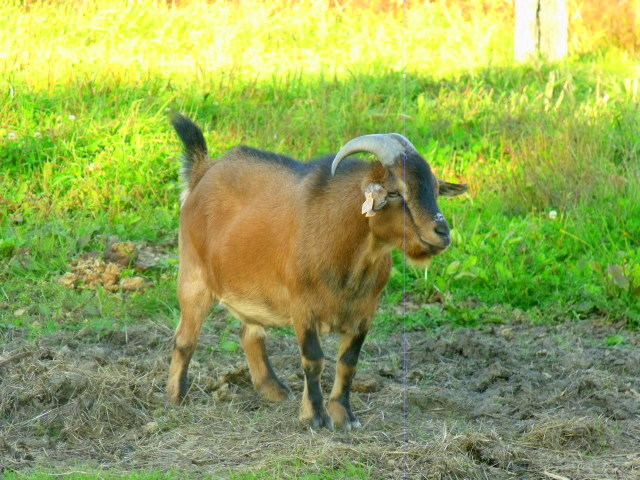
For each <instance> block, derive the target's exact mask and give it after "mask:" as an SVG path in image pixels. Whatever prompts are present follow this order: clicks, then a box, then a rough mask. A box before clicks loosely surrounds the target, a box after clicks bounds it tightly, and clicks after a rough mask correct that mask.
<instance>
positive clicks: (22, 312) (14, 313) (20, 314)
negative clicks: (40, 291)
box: [13, 308, 27, 317]
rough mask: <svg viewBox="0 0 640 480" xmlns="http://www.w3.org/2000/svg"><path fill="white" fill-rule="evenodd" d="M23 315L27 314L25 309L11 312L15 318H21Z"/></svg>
mask: <svg viewBox="0 0 640 480" xmlns="http://www.w3.org/2000/svg"><path fill="white" fill-rule="evenodd" d="M25 313H27V309H26V308H19V309H17V310H16V311H15V312H13V315H14V316H15V317H21V316H22V315H24V314H25Z"/></svg>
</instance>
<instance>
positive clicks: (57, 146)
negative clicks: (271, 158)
mask: <svg viewBox="0 0 640 480" xmlns="http://www.w3.org/2000/svg"><path fill="white" fill-rule="evenodd" d="M507 3H508V2H506V3H505V5H506V4H507ZM28 5H29V7H28V8H27V7H24V6H22V2H17V1H15V2H9V3H8V4H5V5H4V6H2V7H0V19H1V20H0V32H1V33H0V52H2V55H1V56H0V85H1V89H2V90H1V92H2V93H1V95H2V98H3V102H2V103H0V162H1V167H0V185H1V188H0V325H3V326H5V327H6V328H9V327H16V326H17V327H24V328H27V329H28V330H29V331H30V332H31V333H32V334H33V335H40V334H45V333H49V332H52V331H55V330H57V329H60V328H70V329H76V328H84V327H87V326H89V327H92V328H119V327H122V326H123V325H126V324H128V323H131V322H135V321H137V320H139V319H141V318H146V317H152V318H154V319H155V320H158V321H163V322H168V323H174V322H176V320H177V316H178V313H177V305H176V300H175V295H174V278H175V274H176V267H175V265H171V266H169V267H166V268H163V269H154V270H152V271H150V272H147V273H145V275H146V276H147V277H148V278H149V279H151V280H153V281H154V286H153V287H151V288H149V289H147V290H146V291H145V292H143V293H138V294H119V295H114V294H111V293H107V292H104V291H101V290H98V291H93V292H90V291H81V292H76V291H71V290H67V289H65V288H64V287H62V286H60V285H58V284H57V283H56V282H55V281H54V280H55V278H56V277H57V276H59V275H61V274H63V273H64V272H65V271H67V270H68V266H69V263H70V262H71V261H72V260H73V259H75V258H77V257H79V256H80V255H82V254H83V253H85V252H88V251H100V250H102V248H104V243H105V241H106V238H108V237H109V236H111V235H119V236H120V238H122V239H125V240H134V241H142V240H144V241H147V242H151V243H160V244H166V243H169V244H173V243H175V239H176V230H177V218H178V196H179V192H180V189H181V186H180V183H179V181H178V169H179V162H178V160H177V157H178V154H179V149H180V146H179V142H178V140H177V138H176V136H175V134H174V133H173V132H172V131H171V128H170V127H169V125H168V122H167V118H166V116H167V113H166V112H167V110H168V109H173V110H178V111H181V112H185V113H187V114H189V115H191V116H192V117H193V118H194V119H195V120H196V121H198V122H199V123H200V124H201V125H203V127H204V129H205V135H206V137H207V141H208V143H209V146H210V150H211V153H212V154H213V155H216V154H219V153H221V152H223V151H225V150H226V149H227V148H229V147H231V146H233V145H235V144H237V143H246V144H250V145H253V146H256V147H259V148H263V149H268V150H273V151H278V152H283V153H287V154H290V155H293V156H296V157H299V158H303V159H304V158H310V157H312V156H314V155H319V154H324V153H328V152H331V151H336V150H337V149H339V147H340V146H341V145H342V144H343V143H344V142H345V141H347V140H349V139H350V138H353V137H354V136H357V135H361V134H365V133H372V132H386V131H401V132H403V131H404V132H405V133H406V135H407V137H408V138H410V139H411V140H412V142H413V143H414V144H415V145H416V146H417V148H418V149H419V150H420V151H421V152H423V153H424V155H425V157H426V158H428V159H429V161H430V162H431V163H432V166H433V167H434V169H435V170H436V171H437V172H438V173H439V174H440V175H442V176H443V177H446V178H450V179H454V180H455V179H461V180H463V181H466V182H468V183H469V184H470V186H471V191H470V194H469V195H468V196H466V197H463V198H457V199H443V200H441V202H440V204H441V208H442V210H443V211H444V212H445V214H446V215H447V217H448V218H449V220H450V221H451V223H452V224H453V225H454V227H455V230H454V245H453V246H452V248H451V249H450V250H449V251H448V252H447V253H446V254H444V255H443V256H441V257H438V258H436V259H435V260H434V261H433V263H432V265H431V266H430V267H429V268H428V270H427V271H426V272H425V271H423V270H419V269H415V268H413V267H411V266H407V267H406V268H405V266H404V264H403V261H402V257H401V255H396V256H395V260H396V261H395V267H394V271H393V275H392V278H391V281H390V284H389V287H388V288H387V290H386V293H385V296H384V301H383V304H382V312H381V314H380V315H379V318H378V320H377V324H378V328H379V329H380V331H386V332H393V331H397V330H398V328H400V326H401V325H402V320H403V318H402V317H403V311H404V310H406V317H407V325H408V327H409V328H437V327H439V326H441V325H444V324H450V325H481V324H483V323H495V322H505V323H508V322H510V321H511V320H512V318H514V317H518V318H520V317H522V316H523V315H524V317H525V318H528V319H530V320H531V321H540V322H549V321H566V320H574V319H580V318H585V317H590V316H597V317H601V318H605V319H609V320H610V321H612V322H622V323H623V324H626V325H627V326H630V327H637V326H638V325H640V306H639V305H640V301H639V299H638V295H639V294H640V253H639V252H640V249H639V248H638V246H639V243H640V162H639V161H638V156H639V152H640V143H639V141H638V137H637V125H638V124H640V109H639V108H638V100H639V97H640V92H639V91H638V73H637V67H636V65H637V60H638V59H637V57H635V56H633V55H632V54H630V53H627V52H625V51H622V50H619V49H616V48H614V47H611V48H603V49H600V50H596V51H589V52H584V51H583V50H582V49H580V48H576V49H575V51H576V52H582V53H576V54H574V55H573V56H572V57H570V58H569V59H568V60H567V61H566V62H563V63H560V64H554V65H548V64H545V63H543V62H538V63H534V64H530V65H513V64H511V62H510V52H511V30H510V27H509V26H508V23H506V20H507V19H508V18H509V17H508V15H509V11H508V8H507V9H506V10H505V9H504V8H506V7H504V5H502V4H501V5H502V7H504V8H502V7H501V8H498V7H496V8H495V9H493V10H490V11H489V12H488V13H484V12H482V11H481V10H480V9H478V10H477V11H476V10H474V11H473V12H464V11H463V9H457V8H455V7H450V8H447V7H446V6H445V4H444V3H440V2H436V3H425V4H416V5H415V6H414V7H412V8H411V9H410V10H409V11H408V15H407V23H406V28H404V27H403V17H402V9H401V8H391V11H387V12H385V11H382V10H376V9H375V8H369V9H368V8H356V7H341V8H337V7H336V8H325V7H323V6H322V5H324V4H322V5H320V4H314V3H312V2H310V1H309V2H307V1H302V2H296V3H295V4H294V5H291V6H290V7H289V8H281V7H277V6H269V4H268V3H267V2H263V1H254V2H242V3H241V4H227V3H223V2H213V3H211V4H207V3H204V2H184V5H183V6H181V7H179V8H172V7H169V6H166V5H165V4H164V3H159V4H156V3H155V2H152V1H146V2H140V3H138V4H136V5H135V6H131V5H129V6H127V4H126V2H120V1H108V2H107V1H102V2H84V3H83V4H82V5H81V6H75V7H74V6H71V5H72V4H70V3H66V2H45V3H38V2H35V3H31V2H30V3H29V4H28ZM473 8H476V7H473ZM311 11H313V14H310V13H309V12H311ZM471 13H472V14H473V15H471ZM354 16H357V19H358V21H353V18H352V17H354ZM53 18H55V21H52V19H53ZM220 18H225V21H224V22H220ZM418 26H419V28H418ZM581 35H584V32H582V33H581ZM581 38H582V37H581ZM572 41H573V43H572V45H575V44H576V43H575V42H576V41H577V40H576V39H575V38H574V39H573V40H572ZM404 68H406V75H405V74H404V73H403V69H404ZM552 211H554V212H556V214H555V218H551V216H553V214H552V213H551V212H552ZM174 250H175V248H174ZM405 289H406V291H407V294H408V299H409V304H408V305H407V306H405V307H403V305H402V300H403V295H404V290H405ZM430 300H431V301H432V302H433V301H437V303H435V304H434V303H431V304H427V302H428V301H430ZM230 341H232V340H231V339H230ZM228 346H229V348H231V343H229V344H228Z"/></svg>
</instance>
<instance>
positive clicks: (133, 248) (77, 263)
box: [58, 236, 171, 292]
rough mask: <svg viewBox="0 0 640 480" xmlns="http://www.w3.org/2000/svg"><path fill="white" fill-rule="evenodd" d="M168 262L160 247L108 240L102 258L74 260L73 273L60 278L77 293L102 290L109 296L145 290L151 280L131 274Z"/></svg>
mask: <svg viewBox="0 0 640 480" xmlns="http://www.w3.org/2000/svg"><path fill="white" fill-rule="evenodd" d="M169 258H171V255H169V254H166V253H165V252H163V251H162V250H161V248H160V247H157V246H151V245H147V244H145V243H140V244H135V243H133V242H121V241H120V240H119V239H118V237H115V236H114V237H110V238H109V239H108V240H107V245H106V247H105V249H104V251H103V252H102V254H100V253H99V252H89V253H86V254H85V255H83V256H82V258H80V259H77V260H74V261H73V262H72V263H71V265H70V268H71V271H70V272H67V273H65V274H64V275H62V276H60V277H59V278H58V283H60V284H62V285H64V286H65V287H68V288H74V289H95V288H96V287H97V286H101V287H103V288H104V289H105V290H107V291H109V292H117V291H124V292H131V291H137V290H142V289H144V288H145V287H147V286H148V285H149V284H150V283H151V282H150V280H147V279H145V278H144V277H142V276H139V275H130V272H131V271H136V272H144V271H146V270H148V269H149V268H153V267H156V266H159V265H162V264H164V263H165V262H166V261H167V260H168V259H169ZM125 273H126V275H125Z"/></svg>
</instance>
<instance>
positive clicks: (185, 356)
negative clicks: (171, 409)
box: [167, 272, 213, 404]
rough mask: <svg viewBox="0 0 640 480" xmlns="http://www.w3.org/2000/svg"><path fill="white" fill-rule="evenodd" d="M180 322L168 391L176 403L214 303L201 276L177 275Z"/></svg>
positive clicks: (182, 391) (180, 396)
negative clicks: (205, 321)
mask: <svg viewBox="0 0 640 480" xmlns="http://www.w3.org/2000/svg"><path fill="white" fill-rule="evenodd" d="M181 273H182V272H181ZM178 297H179V301H180V312H181V316H180V324H179V325H178V328H177V329H176V333H175V336H174V346H173V353H172V354H171V366H170V367H169V379H168V381H167V393H168V394H169V401H171V403H174V404H179V403H180V402H181V401H182V399H183V398H184V396H185V395H186V394H187V390H188V387H189V383H188V380H187V370H188V368H189V362H190V361H191V357H192V356H193V352H195V350H196V346H197V343H198V337H199V336H200V330H201V329H202V322H203V321H204V318H205V316H206V315H207V313H208V312H209V309H210V308H211V305H212V303H213V295H212V294H211V291H210V290H209V288H208V287H207V285H206V284H205V283H204V280H203V279H202V277H197V276H195V275H193V274H192V275H189V276H188V277H187V275H182V274H181V275H180V279H179V284H178Z"/></svg>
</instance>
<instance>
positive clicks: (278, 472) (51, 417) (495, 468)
mask: <svg viewBox="0 0 640 480" xmlns="http://www.w3.org/2000/svg"><path fill="white" fill-rule="evenodd" d="M223 329H224V323H223V322H222V321H221V320H219V319H214V321H213V322H210V323H209V326H208V328H207V331H206V332H205V333H204V334H203V337H202V340H201V342H200V347H199V350H198V352H197V353H196V356H195V357H194V361H193V363H192V366H191V371H190V374H191V377H190V378H191V391H190V392H189V396H188V400H187V402H186V404H185V405H184V406H182V407H171V406H168V405H167V404H166V398H165V393H164V388H165V377H166V373H167V368H168V357H169V351H170V344H171V342H170V339H171V335H172V331H171V330H170V329H169V328H168V327H166V326H164V325H158V324H154V323H145V324H141V325H138V326H135V327H131V328H129V329H128V330H127V331H126V332H102V333H101V332H96V331H93V330H83V331H79V332H74V333H69V332H61V333H57V334H55V335H51V336H49V337H43V338H40V339H39V340H37V341H35V342H30V341H27V340H25V339H24V338H23V337H22V332H20V331H19V330H17V329H11V330H5V331H3V332H2V338H1V340H2V344H3V347H2V353H1V355H0V464H1V467H0V468H2V469H4V471H9V470H16V471H26V470H29V469H33V468H40V469H42V468H44V469H47V470H50V469H55V470H57V471H72V470H74V469H77V467H78V466H79V465H80V466H83V467H84V468H95V469H108V470H109V471H112V472H129V471H132V470H140V469H153V470H160V471H167V470H169V469H173V470H177V471H179V472H181V475H184V476H192V477H194V478H198V477H200V476H202V475H203V474H213V475H214V476H215V475H220V476H222V477H226V476H228V475H229V472H233V471H242V472H250V471H256V470H260V471H262V472H264V471H267V472H271V474H272V475H273V476H274V477H284V478H296V477H298V476H300V474H301V473H302V472H314V471H318V470H319V469H320V468H327V467H331V466H336V467H338V466H339V465H342V464H344V463H345V462H347V461H348V462H351V463H355V464H360V465H362V466H363V467H364V469H366V470H368V471H369V472H370V474H371V477H372V478H401V477H402V476H403V475H406V477H407V478H427V479H463V478H465V479H487V478H489V479H511V478H518V479H563V478H570V479H605V478H608V479H609V478H615V479H629V480H631V479H638V478H640V393H639V392H640V349H639V348H638V347H639V345H640V335H639V334H637V333H632V332H631V333H629V332H626V333H625V335H626V336H627V338H628V342H627V344H626V345H625V346H618V347H614V348H612V347H606V346H605V341H604V340H605V339H606V338H607V336H609V335H611V334H613V333H616V332H615V330H614V327H612V326H610V325H607V324H604V323H598V322H588V321H584V322H582V323H576V324H568V323H567V324H563V325H559V326H545V327H540V326H531V325H527V324H519V325H514V326H512V327H510V328H508V329H505V328H501V327H497V328H495V329H486V330H471V329H469V330H465V329H460V330H451V331H443V332H441V333H440V334H438V335H434V334H425V333H424V332H412V333H409V334H408V344H409V351H408V368H407V373H408V375H407V378H406V381H405V380H404V379H403V378H404V375H403V367H402V365H403V362H402V359H403V353H402V338H401V335H397V336H394V337H392V338H389V339H387V340H375V339H369V340H368V341H367V342H366V343H365V347H364V350H363V356H362V361H361V365H360V369H359V372H358V375H357V377H356V378H357V379H358V381H357V382H356V384H355V389H356V390H357V392H355V393H353V405H354V408H355V411H356V413H357V415H358V416H359V417H360V420H361V421H362V424H363V425H364V428H363V429H361V430H357V431H352V432H350V433H345V432H329V431H319V432H313V431H310V430H309V429H308V428H306V427H304V426H303V425H301V424H300V423H299V422H298V421H297V409H298V401H299V397H300V395H301V391H302V375H301V369H300V366H299V359H298V351H297V348H296V345H295V342H294V339H293V338H291V337H282V336H272V337H271V338H270V342H269V349H270V351H271V357H272V360H273V364H274V368H275V369H276V371H277V372H278V374H279V376H280V377H281V378H282V379H283V380H285V381H286V383H288V384H289V386H290V387H291V388H292V390H293V392H294V393H295V396H296V398H295V399H293V400H290V401H286V402H283V403H280V404H269V403H267V402H265V401H263V400H262V399H261V398H259V397H258V396H257V395H256V394H255V393H254V392H253V390H252V388H251V385H250V382H249V378H248V372H247V370H246V367H245V366H244V365H245V364H244V359H243V356H242V352H241V351H238V352H234V353H229V352H222V351H220V350H219V349H217V348H216V345H217V344H218V341H219V338H218V334H217V332H221V331H222V330H223ZM323 343H324V345H325V347H326V348H325V350H326V351H327V354H328V356H329V357H331V356H332V355H335V350H336V342H335V339H332V338H331V337H327V338H326V339H325V340H324V342H323ZM334 366H335V363H334V362H333V361H332V360H331V358H329V360H328V361H327V368H326V370H325V376H324V390H325V392H328V390H329V388H330V385H331V381H332V376H333V370H334ZM405 407H406V412H407V416H406V419H407V422H406V430H405V428H404V423H403V413H404V411H405Z"/></svg>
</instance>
